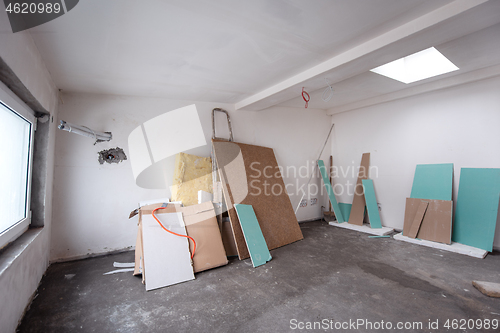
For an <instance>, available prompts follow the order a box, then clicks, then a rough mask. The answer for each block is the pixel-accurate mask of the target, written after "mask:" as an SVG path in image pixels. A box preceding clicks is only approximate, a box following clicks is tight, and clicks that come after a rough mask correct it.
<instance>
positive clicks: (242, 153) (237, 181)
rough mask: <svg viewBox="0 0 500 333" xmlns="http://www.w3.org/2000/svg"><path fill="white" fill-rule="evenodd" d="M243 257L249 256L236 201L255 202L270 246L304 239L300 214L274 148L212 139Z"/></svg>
mask: <svg viewBox="0 0 500 333" xmlns="http://www.w3.org/2000/svg"><path fill="white" fill-rule="evenodd" d="M212 142H213V147H214V152H215V158H216V161H217V165H218V170H219V175H220V178H221V182H222V190H223V192H224V197H225V199H226V204H227V209H228V214H229V221H230V222H231V228H232V230H233V236H234V240H235V242H236V248H237V251H238V257H239V258H240V259H246V258H249V253H248V249H247V245H246V243H245V238H244V236H243V232H242V230H241V226H240V222H239V220H238V215H237V214H236V211H235V209H234V204H237V203H241V204H245V205H251V206H252V207H253V209H254V211H255V215H256V217H257V220H258V222H259V225H260V228H261V230H262V234H263V235H264V238H265V240H266V243H267V246H268V248H269V250H272V249H275V248H278V247H280V246H284V245H287V244H290V243H293V242H295V241H298V240H301V239H303V238H304V237H303V236H302V231H301V230H300V227H299V223H298V221H297V217H296V216H295V213H294V211H293V207H292V203H291V202H290V198H289V196H288V194H287V192H286V188H285V183H284V182H283V178H282V177H281V172H280V169H279V167H278V162H277V161H276V157H275V156H274V151H273V149H271V148H266V147H260V146H254V145H248V144H243V143H236V142H227V141H222V140H212Z"/></svg>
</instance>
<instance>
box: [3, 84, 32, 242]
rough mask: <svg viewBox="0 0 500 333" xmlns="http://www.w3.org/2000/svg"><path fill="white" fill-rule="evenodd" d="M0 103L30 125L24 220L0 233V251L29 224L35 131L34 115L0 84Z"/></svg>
mask: <svg viewBox="0 0 500 333" xmlns="http://www.w3.org/2000/svg"><path fill="white" fill-rule="evenodd" d="M0 102H1V103H2V104H3V105H4V106H5V107H6V108H8V109H10V110H11V111H13V112H15V113H17V114H18V115H19V116H21V117H22V118H24V119H25V120H27V121H28V122H29V123H30V125H31V126H30V146H29V154H28V177H27V191H26V207H25V209H26V211H25V218H24V219H22V220H21V221H19V222H17V223H16V224H14V225H13V226H11V227H10V228H8V229H7V230H5V231H3V232H1V233H0V249H2V248H4V247H5V246H6V245H8V244H9V243H11V242H13V241H14V240H16V239H17V238H19V237H20V236H21V235H22V234H23V233H24V232H25V231H26V230H28V227H29V225H30V224H31V183H32V176H33V150H34V140H35V130H36V118H35V113H34V112H33V111H32V110H31V109H30V108H29V107H28V106H27V105H26V104H25V103H24V102H23V101H22V100H21V99H20V98H19V97H17V96H16V95H15V94H14V93H13V92H12V91H11V90H10V89H9V88H8V87H7V86H5V84H3V83H2V82H0Z"/></svg>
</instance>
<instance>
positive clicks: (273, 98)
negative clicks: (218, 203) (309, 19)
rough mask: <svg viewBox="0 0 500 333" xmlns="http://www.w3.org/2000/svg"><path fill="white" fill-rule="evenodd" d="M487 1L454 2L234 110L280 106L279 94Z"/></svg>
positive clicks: (327, 62)
mask: <svg viewBox="0 0 500 333" xmlns="http://www.w3.org/2000/svg"><path fill="white" fill-rule="evenodd" d="M487 1H489V0H455V1H453V2H451V3H449V4H447V5H444V6H442V7H440V8H438V9H436V10H433V11H432V12H429V13H427V14H425V15H422V16H420V17H418V18H416V19H414V20H412V21H409V22H407V23H405V24H403V25H401V26H399V27H397V28H395V29H392V30H390V31H388V32H386V33H383V34H381V35H379V36H377V37H375V38H373V39H371V40H369V41H367V42H364V43H362V44H360V45H358V46H355V47H353V48H352V49H350V50H347V51H346V52H343V53H341V54H339V55H336V56H334V57H332V58H330V59H328V60H326V61H324V62H322V63H320V64H318V65H316V66H314V67H311V68H309V69H307V70H305V71H303V72H301V73H299V74H297V75H295V76H292V77H290V78H288V79H286V80H284V81H282V82H280V83H278V84H275V85H274V86H271V87H269V88H267V89H264V90H262V91H261V92H258V93H256V94H254V95H252V96H249V97H247V98H245V99H243V100H241V101H239V102H237V103H235V109H236V110H240V109H253V110H254V109H255V108H256V105H255V104H256V103H258V104H259V105H258V109H260V110H262V109H265V108H268V107H270V106H273V105H276V104H279V103H281V102H285V101H286V100H287V99H288V98H287V96H286V94H284V96H279V95H278V94H280V93H281V94H283V93H286V91H287V90H290V89H293V88H295V87H297V86H300V85H301V84H303V83H304V82H305V81H307V80H310V79H313V78H315V77H317V76H319V75H322V74H323V73H325V72H328V71H331V70H333V69H335V68H338V67H340V66H342V65H345V64H347V63H349V62H351V61H353V60H356V59H359V58H361V57H363V56H366V55H368V54H370V53H372V52H374V51H376V50H379V49H381V48H383V47H385V46H388V45H390V44H392V43H395V42H397V41H399V40H401V39H403V38H406V37H409V36H411V35H414V34H416V33H418V32H421V31H423V30H424V29H427V28H430V27H432V26H434V25H436V24H438V23H440V22H443V21H445V20H447V19H450V18H452V17H454V16H456V15H459V14H461V13H463V12H466V11H468V10H469V9H471V8H473V7H476V6H478V5H480V4H482V3H485V2H487ZM252 106H253V108H252Z"/></svg>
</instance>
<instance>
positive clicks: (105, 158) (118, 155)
mask: <svg viewBox="0 0 500 333" xmlns="http://www.w3.org/2000/svg"><path fill="white" fill-rule="evenodd" d="M97 154H98V155H99V158H98V161H99V164H104V162H106V163H109V164H111V163H120V162H121V161H124V160H126V159H127V155H125V152H124V151H123V149H122V148H118V147H116V148H111V149H106V150H101V151H100V152H98V153H97Z"/></svg>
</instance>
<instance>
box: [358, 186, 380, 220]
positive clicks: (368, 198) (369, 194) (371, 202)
mask: <svg viewBox="0 0 500 333" xmlns="http://www.w3.org/2000/svg"><path fill="white" fill-rule="evenodd" d="M362 184H363V191H364V192H365V202H366V210H367V212H368V218H369V220H370V227H372V228H382V222H381V221H380V214H379V212H378V205H377V198H376V197H375V189H374V188H373V180H371V179H362Z"/></svg>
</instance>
